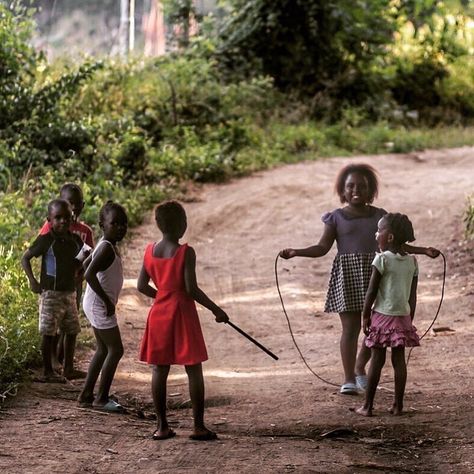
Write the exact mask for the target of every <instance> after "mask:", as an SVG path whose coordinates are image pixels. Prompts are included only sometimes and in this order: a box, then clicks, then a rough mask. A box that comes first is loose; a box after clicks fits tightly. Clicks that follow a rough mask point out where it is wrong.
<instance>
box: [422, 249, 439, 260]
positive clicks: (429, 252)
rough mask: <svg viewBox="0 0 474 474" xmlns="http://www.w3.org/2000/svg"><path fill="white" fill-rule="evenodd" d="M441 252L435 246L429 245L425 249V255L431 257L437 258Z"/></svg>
mask: <svg viewBox="0 0 474 474" xmlns="http://www.w3.org/2000/svg"><path fill="white" fill-rule="evenodd" d="M440 253H441V252H440V251H439V250H438V249H435V248H434V247H427V248H426V251H425V255H428V257H431V258H436V257H438V256H439V254H440Z"/></svg>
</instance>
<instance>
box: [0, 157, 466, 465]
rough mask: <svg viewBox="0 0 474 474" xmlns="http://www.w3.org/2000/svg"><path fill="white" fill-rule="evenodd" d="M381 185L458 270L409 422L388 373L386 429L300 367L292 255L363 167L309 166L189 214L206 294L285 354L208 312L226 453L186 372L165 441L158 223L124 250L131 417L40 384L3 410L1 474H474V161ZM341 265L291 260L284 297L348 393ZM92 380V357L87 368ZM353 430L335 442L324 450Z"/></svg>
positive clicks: (229, 192)
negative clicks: (334, 282)
mask: <svg viewBox="0 0 474 474" xmlns="http://www.w3.org/2000/svg"><path fill="white" fill-rule="evenodd" d="M362 160H363V161H364V162H368V163H371V164H372V165H374V166H375V167H376V168H377V169H378V170H379V172H380V175H381V178H382V179H381V181H382V187H381V191H380V195H379V199H378V200H377V202H376V205H379V206H381V207H384V208H386V209H389V210H396V211H400V212H404V213H407V214H408V215H409V216H410V218H411V219H412V221H413V223H414V227H415V235H416V236H417V237H418V240H417V243H419V244H420V245H422V244H430V245H434V246H438V247H439V248H441V249H442V250H443V251H444V252H445V253H446V255H447V257H448V279H447V282H446V297H445V302H444V305H443V309H442V313H441V316H440V319H439V322H438V323H437V324H436V326H435V327H449V328H450V329H452V331H442V332H439V333H438V334H437V335H436V336H434V335H433V334H432V333H429V334H428V335H427V336H426V337H425V339H424V340H423V344H422V347H421V348H419V349H417V350H416V351H414V353H413V356H412V360H411V362H410V366H409V380H408V385H407V394H406V409H407V414H406V415H405V416H404V417H392V416H390V415H388V414H387V413H386V408H387V407H388V406H389V404H390V400H391V397H392V392H391V389H392V384H391V383H390V380H391V379H392V373H391V370H390V366H387V367H386V368H385V370H384V373H383V381H384V382H385V383H384V384H383V386H382V387H383V388H382V389H381V390H379V391H378V393H377V399H376V412H375V416H374V417H373V418H371V419H365V418H362V417H358V416H356V415H354V414H353V413H352V412H351V411H350V410H349V408H352V407H355V406H358V405H359V404H360V403H361V399H362V398H361V397H360V396H358V397H347V396H341V395H339V394H338V390H337V388H335V387H331V386H328V385H324V384H322V383H321V382H320V381H319V380H317V379H315V378H314V377H313V376H312V375H311V374H310V373H309V372H308V371H307V370H306V369H305V367H304V366H303V365H302V363H301V362H300V360H299V357H298V354H297V352H296V351H295V349H294V347H293V345H292V342H291V338H290V336H289V333H288V328H287V325H286V321H285V319H284V317H283V315H282V312H281V308H280V303H279V300H278V295H277V293H276V289H275V284H274V273H273V266H274V260H275V256H276V254H277V251H278V250H279V249H281V248H283V247H286V246H289V245H292V246H295V247H296V246H306V245H309V244H311V243H314V242H315V241H316V239H317V238H318V237H319V235H320V232H321V230H322V224H321V222H320V215H321V214H322V213H323V212H324V211H327V210H331V209H333V208H335V207H337V206H338V205H339V204H338V200H337V197H336V196H335V195H333V194H332V184H333V180H334V177H335V175H336V173H337V171H338V170H339V168H340V167H341V166H342V165H343V164H345V163H347V162H348V161H349V159H346V158H344V159H342V158H335V159H331V160H325V161H317V162H307V163H301V164H296V165H291V166H285V167H281V168H278V169H274V170H271V171H267V172H262V173H257V174H255V175H253V176H251V177H248V178H244V179H241V180H238V181H235V182H231V183H229V184H226V185H222V186H216V185H209V186H205V187H203V188H202V189H200V190H198V191H197V192H196V196H195V197H196V199H195V200H193V202H189V203H187V204H186V209H187V212H188V217H189V229H190V230H189V231H188V233H187V235H186V236H185V240H186V241H188V242H190V243H191V245H193V246H194V247H195V249H196V253H197V256H198V279H199V282H200V285H201V286H202V287H203V288H204V289H205V290H206V291H207V292H208V293H209V295H211V296H212V297H213V298H214V299H215V300H216V301H218V302H220V303H221V304H222V305H223V306H224V307H225V308H226V310H227V311H228V312H229V314H230V315H231V317H232V319H233V320H234V321H235V322H236V323H238V324H239V325H241V327H242V328H243V329H245V330H247V331H249V332H250V333H251V334H252V335H253V336H255V337H256V338H258V339H259V340H260V341H261V342H262V343H264V344H265V345H266V346H268V347H269V348H270V349H271V350H273V351H274V352H276V353H277V354H278V355H279V357H280V360H279V361H278V362H275V361H273V360H272V359H270V358H269V357H268V356H266V355H265V354H264V353H262V352H260V351H259V350H258V349H256V348H254V347H253V346H252V345H251V344H250V343H248V342H247V341H246V340H245V339H243V338H242V337H240V336H238V335H237V334H236V333H235V332H234V331H232V329H231V328H230V327H227V326H224V325H217V324H215V323H214V322H213V318H212V317H211V315H210V313H208V312H206V311H205V310H200V315H201V322H202V326H203V330H204V335H205V339H206V341H207V345H208V349H209V355H210V360H209V361H208V362H206V363H205V377H206V391H207V403H208V409H207V412H206V416H207V421H208V424H209V425H210V427H212V428H213V429H216V430H217V431H218V432H219V436H220V439H219V440H218V441H216V442H212V443H198V442H193V441H191V440H189V439H188V436H187V435H188V434H189V432H190V430H191V426H192V420H191V411H190V408H189V398H188V394H187V381H186V378H185V376H184V370H183V369H182V368H180V367H177V368H173V370H172V374H171V376H170V385H169V391H168V393H169V402H170V407H171V417H170V419H171V420H172V423H173V427H174V429H175V430H176V431H177V432H178V437H176V438H175V439H173V440H167V441H164V442H154V441H152V440H151V439H150V434H151V433H152V431H153V429H154V420H153V419H152V408H151V396H150V389H149V381H150V370H149V368H148V367H147V366H145V365H143V364H140V363H138V362H137V360H136V354H137V350H138V346H139V341H140V338H141V335H142V331H143V328H144V324H145V320H146V315H147V311H148V304H149V302H148V301H147V300H146V299H144V298H141V297H140V296H139V295H138V294H137V292H136V291H135V289H134V288H135V278H136V276H137V273H138V270H139V268H140V265H141V260H142V254H143V250H144V247H145V244H146V243H148V242H149V241H152V240H154V239H156V238H158V232H157V230H156V228H155V226H154V225H153V224H152V223H151V219H150V222H149V223H146V224H144V225H143V226H142V227H140V228H139V229H137V230H136V231H135V233H134V235H135V236H134V238H133V240H132V242H131V243H130V244H129V246H128V248H127V249H126V252H125V268H126V278H127V280H126V285H125V289H124V291H123V295H122V298H121V302H120V307H119V310H120V315H121V318H120V321H121V323H120V326H121V331H122V335H123V339H124V343H125V357H124V359H123V360H122V362H121V363H120V365H119V373H118V374H117V377H116V381H115V383H114V387H113V389H114V391H115V393H116V395H117V396H118V397H119V399H120V400H121V401H123V402H124V403H125V404H126V405H127V406H129V407H131V411H130V414H128V415H125V416H118V415H106V414H100V413H97V412H94V411H91V410H87V409H80V408H78V407H77V405H76V403H75V401H74V400H75V398H76V396H77V392H78V387H79V385H78V384H69V385H63V386H48V385H42V384H32V385H30V386H28V387H25V389H24V390H23V391H22V393H21V394H20V395H19V396H18V397H17V398H15V399H14V400H12V401H11V402H10V403H8V405H7V406H6V407H4V408H3V409H2V410H1V411H0V426H1V434H0V436H1V445H0V471H2V472H5V473H10V472H11V473H19V472H21V473H27V472H28V473H29V472H31V473H33V472H34V473H43V472H44V473H52V472H54V473H56V472H57V473H59V472H61V473H62V472H68V473H76V472H77V473H79V472H87V473H129V472H135V471H138V472H143V473H156V472H161V473H166V472H219V473H220V472H245V473H255V472H258V473H273V472H324V473H326V472H337V473H353V472H380V471H386V472H440V473H447V472H453V473H467V472H473V470H474V453H473V444H472V443H473V434H474V430H473V425H474V416H473V411H472V403H473V400H472V397H473V390H472V389H473V383H472V382H473V369H472V367H473V366H474V357H473V351H472V347H473V345H474V331H473V329H474V307H473V300H474V298H473V295H474V285H473V282H472V277H471V281H469V275H470V274H472V270H473V267H474V266H473V263H474V258H473V253H472V246H471V248H467V247H466V245H462V246H460V245H459V243H458V242H459V239H460V236H461V232H462V226H461V224H460V221H461V219H460V215H461V212H462V210H463V209H464V206H465V198H466V195H467V194H468V193H470V192H472V191H473V184H474V150H473V149H469V148H463V149H457V150H450V151H435V152H426V153H420V154H412V155H398V156H371V157H363V158H360V160H359V161H362ZM333 255H334V252H331V253H330V254H329V255H327V256H326V257H323V258H321V259H316V260H311V259H293V260H290V261H285V262H283V261H280V263H279V265H280V283H281V289H282V293H283V295H284V298H285V301H286V305H287V309H288V312H289V314H290V317H291V320H292V324H293V329H294V332H295V335H296V338H297V340H298V342H299V344H300V346H301V348H302V350H303V352H304V354H305V355H306V357H307V359H308V361H309V363H310V364H311V365H312V367H313V368H314V369H315V370H316V371H317V372H318V373H320V374H321V375H322V376H323V377H325V378H328V379H330V380H331V381H335V382H340V381H341V374H342V369H341V367H340V362H339V355H338V351H339V349H338V338H339V333H340V327H339V320H338V317H337V316H336V315H327V314H324V313H323V312H322V308H323V302H324V296H325V291H326V287H327V280H328V274H329V269H330V266H331V261H332V258H333ZM419 262H420V270H421V274H420V289H419V298H418V301H419V303H418V313H417V316H416V320H417V326H418V328H419V329H420V331H424V329H425V328H426V327H427V326H428V325H429V323H430V321H431V319H432V317H433V315H434V312H435V310H436V307H437V304H438V301H439V297H440V289H441V275H442V262H441V259H437V260H430V259H428V258H426V257H420V259H419ZM80 357H82V360H81V364H82V366H83V368H86V366H87V360H88V358H89V357H90V353H89V352H87V351H85V353H83V354H81V355H80ZM337 428H340V429H342V431H340V432H339V433H336V436H335V437H334V436H331V435H328V436H323V435H324V434H325V433H327V432H329V431H331V430H334V429H337Z"/></svg>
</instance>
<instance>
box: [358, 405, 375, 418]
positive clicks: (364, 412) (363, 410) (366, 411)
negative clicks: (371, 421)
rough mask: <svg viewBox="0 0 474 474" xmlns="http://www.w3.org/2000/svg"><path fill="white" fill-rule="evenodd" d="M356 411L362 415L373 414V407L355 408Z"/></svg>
mask: <svg viewBox="0 0 474 474" xmlns="http://www.w3.org/2000/svg"><path fill="white" fill-rule="evenodd" d="M355 412H356V413H357V414H358V415H362V416H372V409H371V408H365V407H360V408H357V409H356V410H355Z"/></svg>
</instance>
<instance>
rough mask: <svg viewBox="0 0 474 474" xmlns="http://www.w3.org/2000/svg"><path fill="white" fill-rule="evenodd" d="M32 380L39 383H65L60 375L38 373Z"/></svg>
mask: <svg viewBox="0 0 474 474" xmlns="http://www.w3.org/2000/svg"><path fill="white" fill-rule="evenodd" d="M33 382H39V383H66V379H65V378H64V377H63V376H62V375H58V374H51V375H39V376H38V377H35V378H34V379H33Z"/></svg>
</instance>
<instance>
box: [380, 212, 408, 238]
mask: <svg viewBox="0 0 474 474" xmlns="http://www.w3.org/2000/svg"><path fill="white" fill-rule="evenodd" d="M383 219H384V220H385V222H386V223H387V226H388V228H389V229H390V233H391V234H393V238H394V239H395V243H396V244H398V245H401V244H404V243H405V242H413V241H414V240H415V233H414V231H413V225H412V223H411V222H410V219H408V217H407V216H406V215H405V214H400V213H399V212H394V213H392V212H389V213H388V214H385V215H384V216H383Z"/></svg>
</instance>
